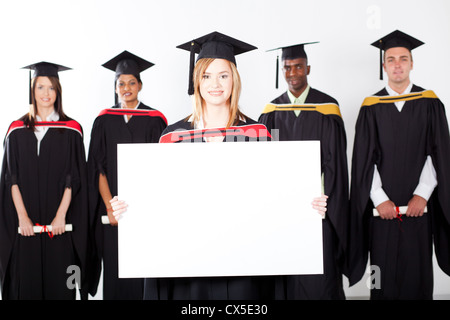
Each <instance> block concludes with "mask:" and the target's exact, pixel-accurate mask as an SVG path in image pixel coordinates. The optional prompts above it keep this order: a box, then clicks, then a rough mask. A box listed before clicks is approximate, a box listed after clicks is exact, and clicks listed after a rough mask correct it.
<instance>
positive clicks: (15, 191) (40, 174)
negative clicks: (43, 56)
mask: <svg viewBox="0 0 450 320" xmlns="http://www.w3.org/2000/svg"><path fill="white" fill-rule="evenodd" d="M26 68H28V69H30V72H31V70H32V69H33V70H35V74H34V78H33V81H32V87H31V89H30V90H31V92H30V100H31V101H30V102H31V106H30V112H29V113H27V114H26V115H24V116H23V117H22V118H20V119H19V120H17V121H14V122H13V123H12V124H11V125H10V127H9V130H8V132H7V135H6V138H5V141H4V157H3V167H2V176H1V186H0V192H1V207H0V208H1V209H0V210H1V212H0V250H1V251H0V276H1V285H2V298H3V299H8V300H9V299H26V300H30V299H38V300H43V299H51V300H55V299H67V300H73V299H75V298H76V292H75V290H74V289H73V285H74V283H73V282H72V281H71V279H69V277H71V273H73V272H74V271H75V273H74V274H73V276H74V278H76V279H80V280H81V283H80V282H78V285H79V287H80V288H81V290H82V293H81V297H82V298H87V292H86V290H87V286H86V285H85V282H84V280H85V274H86V272H85V271H86V259H87V248H88V215H87V208H88V200H87V177H86V160H85V150H84V145H83V136H82V134H83V132H82V128H81V126H80V124H79V123H78V122H76V121H75V120H72V119H70V118H69V117H68V116H66V115H65V114H64V112H63V108H62V99H61V98H62V97H61V85H60V82H59V77H58V71H64V70H67V69H68V68H66V67H63V66H59V65H55V64H52V63H47V62H41V63H37V64H34V65H31V66H28V67H26ZM36 226H37V227H39V226H43V227H39V228H38V229H40V230H41V231H40V232H39V231H34V228H36ZM49 226H51V228H50V227H49ZM69 226H71V227H72V230H70V228H69ZM18 228H20V229H19V230H20V231H19V232H20V234H19V233H18ZM80 272H81V274H80Z"/></svg>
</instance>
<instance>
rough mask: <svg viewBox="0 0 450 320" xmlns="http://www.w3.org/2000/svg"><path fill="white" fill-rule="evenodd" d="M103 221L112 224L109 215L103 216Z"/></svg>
mask: <svg viewBox="0 0 450 320" xmlns="http://www.w3.org/2000/svg"><path fill="white" fill-rule="evenodd" d="M102 223H103V224H110V223H109V218H108V216H102Z"/></svg>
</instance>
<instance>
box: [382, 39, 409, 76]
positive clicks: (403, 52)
mask: <svg viewBox="0 0 450 320" xmlns="http://www.w3.org/2000/svg"><path fill="white" fill-rule="evenodd" d="M412 69H413V61H412V56H411V52H410V51H409V50H408V49H406V48H403V47H397V48H390V49H388V50H386V52H385V54H384V71H386V73H387V75H388V79H389V81H390V82H393V83H397V84H399V83H404V82H409V73H410V72H411V70H412Z"/></svg>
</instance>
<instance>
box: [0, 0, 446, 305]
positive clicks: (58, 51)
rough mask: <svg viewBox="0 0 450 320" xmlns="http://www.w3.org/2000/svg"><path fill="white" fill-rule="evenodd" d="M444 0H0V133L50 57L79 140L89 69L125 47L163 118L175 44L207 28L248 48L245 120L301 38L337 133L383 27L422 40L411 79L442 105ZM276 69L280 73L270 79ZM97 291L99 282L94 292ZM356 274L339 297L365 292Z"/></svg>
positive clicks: (101, 93) (365, 81) (373, 60)
mask: <svg viewBox="0 0 450 320" xmlns="http://www.w3.org/2000/svg"><path fill="white" fill-rule="evenodd" d="M449 17H450V2H448V0H428V1H423V0H396V1H390V0H378V1H377V0H340V1H332V0H316V1H301V0H277V1H269V0H222V1H210V0H191V1H185V0H161V1H150V0H145V1H144V0H127V1H125V0H122V1H118V0H113V1H111V0H108V1H107V0H77V1H68V0H40V1H33V0H15V1H2V2H1V4H0V30H1V32H0V41H1V47H0V48H1V51H0V57H1V59H0V65H1V71H2V72H1V76H0V97H1V111H2V116H1V117H0V130H1V131H3V132H4V133H6V130H7V128H8V125H9V124H10V123H11V121H13V120H15V119H17V118H19V117H20V116H22V115H23V114H25V113H26V112H27V111H28V71H26V70H20V68H21V67H24V66H27V65H29V64H32V63H35V62H40V61H50V62H54V63H59V64H62V65H65V66H68V67H71V68H73V69H74V70H72V71H66V72H63V73H61V75H60V78H61V82H62V86H63V102H64V109H65V111H66V113H67V114H68V115H69V116H70V117H72V118H74V119H76V120H78V121H79V122H80V123H81V125H82V126H83V129H84V132H85V146H86V149H87V148H88V146H89V138H90V135H89V134H90V130H91V126H92V123H93V121H94V119H95V117H96V115H97V114H98V113H99V111H100V110H102V109H104V108H106V107H110V106H111V105H112V104H113V101H114V100H113V99H114V88H113V86H114V83H113V81H114V73H113V72H111V71H109V70H107V69H105V68H103V67H101V65H102V64H103V63H104V62H106V61H108V60H109V59H111V58H112V57H114V56H115V55H117V54H119V53H120V52H122V51H123V50H128V51H130V52H133V53H135V54H137V55H138V56H141V57H143V58H145V59H147V60H149V61H151V62H153V63H155V66H154V67H152V68H151V69H149V70H147V71H145V72H143V73H142V80H143V82H144V87H143V91H142V92H141V94H140V98H141V100H142V101H143V102H144V103H145V104H147V105H150V106H152V107H154V108H157V109H158V110H160V111H162V112H163V113H164V114H165V115H166V117H167V119H168V121H169V123H173V122H175V121H178V120H179V119H181V118H183V117H184V116H186V115H187V114H189V113H190V111H191V100H190V98H189V97H188V95H187V84H188V82H187V80H188V60H189V53H188V52H187V51H184V50H180V49H176V48H175V47H176V46H177V45H179V44H181V43H185V42H187V41H189V40H191V39H194V38H197V37H199V36H202V35H204V34H207V33H209V32H212V31H219V32H222V33H225V34H228V35H230V36H232V37H235V38H238V39H240V40H242V41H245V42H248V43H250V44H253V45H255V46H256V47H258V48H259V50H255V51H252V52H249V53H246V54H243V55H241V56H238V57H237V64H238V69H239V71H240V74H241V77H242V82H243V91H242V97H241V108H242V110H243V111H244V113H246V114H247V115H248V116H250V117H252V118H254V119H257V118H258V116H259V114H260V112H261V110H262V109H263V107H264V105H265V104H266V103H267V102H269V101H270V100H272V99H273V98H275V97H276V96H278V95H280V94H281V93H282V92H283V91H284V90H286V86H285V83H284V81H283V78H282V77H280V89H279V90H275V87H274V83H275V77H274V75H275V72H274V71H275V58H276V52H270V53H267V52H266V50H268V49H271V48H275V47H279V46H285V45H291V44H296V43H302V42H310V41H320V43H318V44H314V45H310V46H308V47H307V49H306V50H307V53H308V56H309V62H310V65H311V75H310V76H309V83H310V84H311V86H312V87H315V88H317V89H319V90H321V91H324V92H326V93H328V94H330V95H331V96H333V97H335V98H336V99H337V100H338V101H339V104H340V106H341V112H342V115H343V118H344V122H345V125H346V130H347V136H348V140H347V141H348V148H347V151H348V156H349V160H350V159H351V152H352V146H353V136H354V126H355V121H356V117H357V115H358V110H359V107H360V105H361V103H362V101H363V99H364V97H366V96H368V95H371V94H373V93H375V92H377V91H379V90H380V89H381V88H382V86H383V85H384V82H383V81H380V80H379V71H378V70H379V65H378V55H379V52H378V50H377V49H376V48H374V47H372V46H370V44H371V43H372V42H374V41H375V40H378V39H379V38H381V37H382V36H384V35H386V34H388V33H390V32H391V31H393V30H395V29H399V30H402V31H404V32H406V33H408V34H410V35H412V36H414V37H416V38H418V39H420V40H422V41H424V42H425V43H426V44H425V45H424V46H422V47H419V48H418V49H416V50H414V52H413V57H414V62H415V65H414V70H413V72H412V75H411V78H412V81H413V82H414V83H416V84H418V85H420V86H422V87H424V88H426V89H432V90H434V91H435V93H436V94H437V95H438V96H439V97H440V98H441V100H442V101H443V103H444V104H445V105H446V106H447V109H448V106H450V90H449V88H450V86H449V85H450V83H449V80H448V75H449V74H450V64H449V63H448V62H447V60H448V53H449V52H450V37H449V35H450V32H449V31H450V19H449ZM280 76H281V75H280ZM435 269H436V270H437V271H436V278H435V293H436V295H440V294H450V278H449V277H447V276H445V275H443V274H442V273H441V272H440V270H439V269H438V267H437V266H436V268H435ZM99 291H100V292H101V288H99ZM367 292H368V290H367V288H366V286H365V281H364V280H362V281H361V282H360V283H358V284H357V285H356V286H354V287H352V288H348V285H347V284H346V293H347V294H348V295H349V296H358V297H360V296H366V295H367Z"/></svg>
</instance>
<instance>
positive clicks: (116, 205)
mask: <svg viewBox="0 0 450 320" xmlns="http://www.w3.org/2000/svg"><path fill="white" fill-rule="evenodd" d="M109 203H111V208H112V209H113V212H112V214H113V215H114V217H115V219H116V220H117V221H119V219H120V217H121V216H122V214H123V213H124V212H125V211H127V207H128V205H127V204H126V203H125V201H123V200H119V198H117V196H114V198H112V199H111V200H110V201H109Z"/></svg>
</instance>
